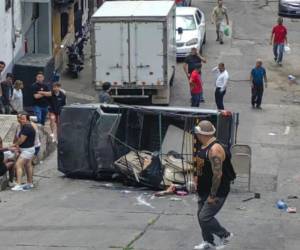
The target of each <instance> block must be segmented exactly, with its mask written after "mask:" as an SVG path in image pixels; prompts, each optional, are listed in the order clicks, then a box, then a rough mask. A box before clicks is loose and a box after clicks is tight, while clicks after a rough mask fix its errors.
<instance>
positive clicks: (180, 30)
mask: <svg viewBox="0 0 300 250" xmlns="http://www.w3.org/2000/svg"><path fill="white" fill-rule="evenodd" d="M177 31H178V34H180V35H181V34H182V33H183V28H181V27H179V28H178V29H177Z"/></svg>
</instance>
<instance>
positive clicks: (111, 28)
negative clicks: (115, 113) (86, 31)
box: [91, 1, 176, 105]
mask: <svg viewBox="0 0 300 250" xmlns="http://www.w3.org/2000/svg"><path fill="white" fill-rule="evenodd" d="M175 8H176V6H175V3H174V1H107V2H104V4H103V5H102V6H101V7H100V8H99V9H98V10H97V11H96V12H95V14H94V15H93V16H92V19H91V20H92V30H91V44H92V58H93V78H94V83H95V87H96V89H99V88H101V86H102V84H103V83H104V82H110V83H111V84H112V95H113V97H114V98H149V99H150V101H151V102H152V103H153V104H163V105H166V104H169V101H170V86H171V85H172V82H173V79H174V74H175V65H176V38H175V36H176V33H175V32H176V29H175Z"/></svg>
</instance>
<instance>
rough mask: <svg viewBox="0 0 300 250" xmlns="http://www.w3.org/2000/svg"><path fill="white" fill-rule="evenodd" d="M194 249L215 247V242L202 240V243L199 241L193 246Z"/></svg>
mask: <svg viewBox="0 0 300 250" xmlns="http://www.w3.org/2000/svg"><path fill="white" fill-rule="evenodd" d="M194 249H197V250H198V249H202V250H203V249H216V246H215V244H212V243H209V242H207V241H203V242H202V243H200V244H199V245H197V246H194Z"/></svg>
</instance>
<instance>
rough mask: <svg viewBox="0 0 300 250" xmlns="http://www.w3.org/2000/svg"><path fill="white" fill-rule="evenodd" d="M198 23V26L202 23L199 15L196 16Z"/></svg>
mask: <svg viewBox="0 0 300 250" xmlns="http://www.w3.org/2000/svg"><path fill="white" fill-rule="evenodd" d="M196 22H197V24H198V25H200V23H201V19H200V18H199V16H198V15H197V14H196Z"/></svg>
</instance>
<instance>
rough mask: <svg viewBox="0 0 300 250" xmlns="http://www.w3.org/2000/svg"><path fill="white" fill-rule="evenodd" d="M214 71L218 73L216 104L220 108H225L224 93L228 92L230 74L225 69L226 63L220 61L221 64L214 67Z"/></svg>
mask: <svg viewBox="0 0 300 250" xmlns="http://www.w3.org/2000/svg"><path fill="white" fill-rule="evenodd" d="M212 72H213V73H214V74H215V75H216V90H215V100H216V105H217V107H218V109H219V110H224V103H223V99H224V95H225V94H226V87H227V83H228V79H229V74H228V72H227V70H226V69H225V64H224V63H219V65H218V66H217V67H215V68H213V70H212Z"/></svg>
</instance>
